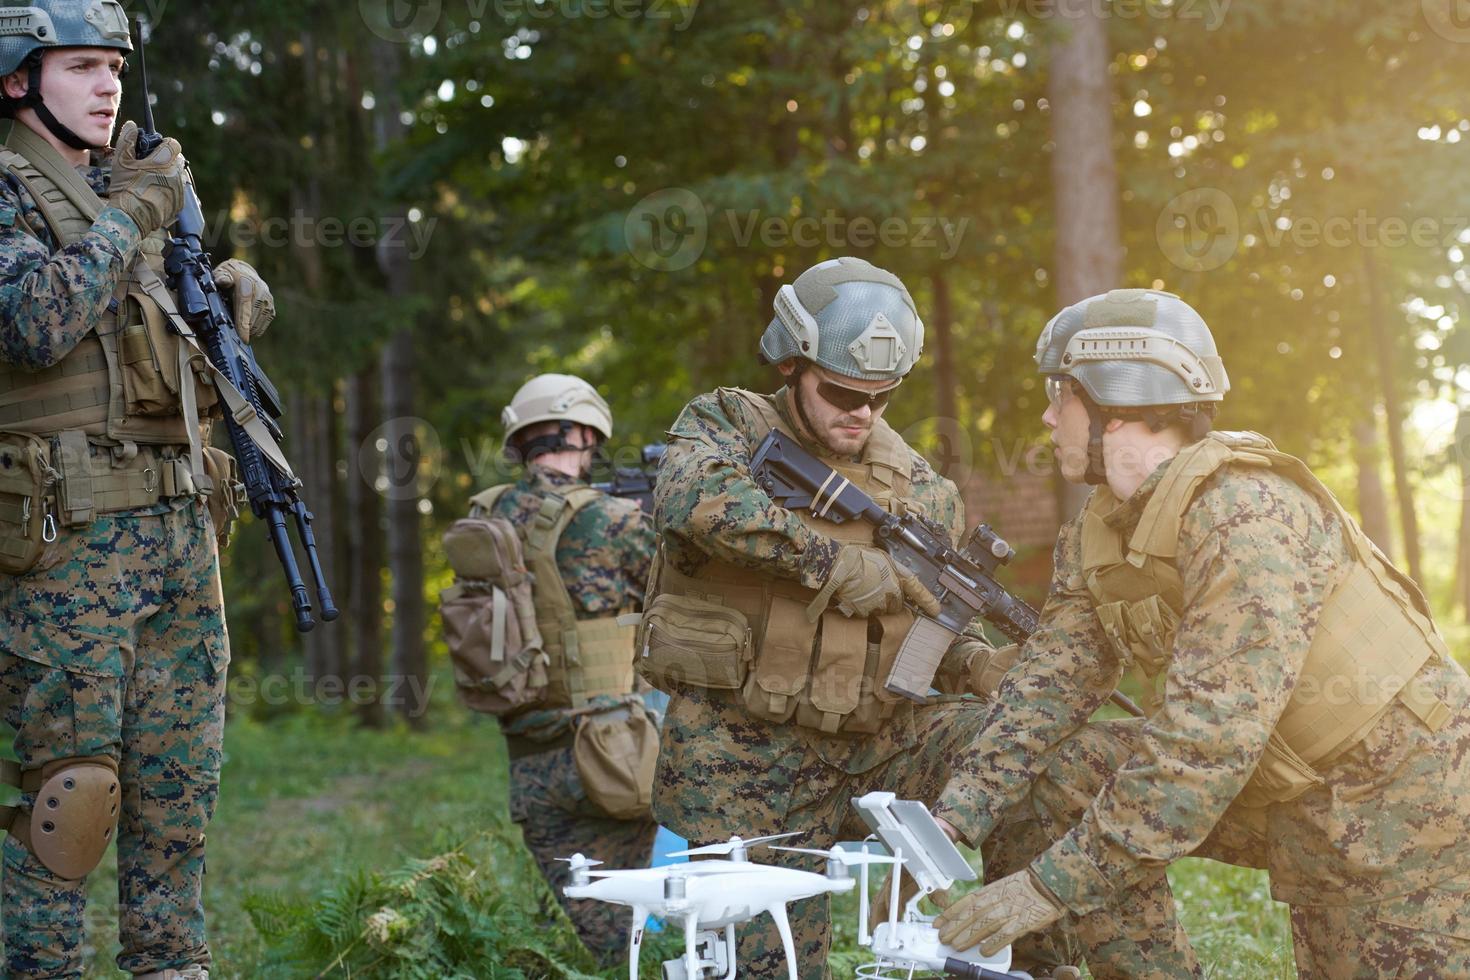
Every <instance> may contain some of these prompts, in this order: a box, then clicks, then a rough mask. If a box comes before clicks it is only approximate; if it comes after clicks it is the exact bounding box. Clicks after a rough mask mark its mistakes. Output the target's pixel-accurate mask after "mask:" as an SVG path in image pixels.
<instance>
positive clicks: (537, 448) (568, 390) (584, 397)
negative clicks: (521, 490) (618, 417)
mask: <svg viewBox="0 0 1470 980" xmlns="http://www.w3.org/2000/svg"><path fill="white" fill-rule="evenodd" d="M500 422H501V424H502V425H504V426H505V442H504V444H503V445H502V448H503V449H504V451H505V452H507V453H508V454H511V455H514V456H518V457H520V458H521V459H526V460H529V459H531V458H532V457H534V456H537V455H540V454H542V453H548V452H553V453H554V452H561V451H562V450H564V449H569V448H573V447H571V446H569V445H568V444H567V441H566V437H567V434H568V433H569V432H571V429H572V426H574V425H585V426H587V427H588V428H590V429H592V430H594V431H595V432H596V433H597V434H598V435H599V436H600V437H601V439H600V440H599V443H602V442H606V441H607V440H609V439H611V438H612V433H613V418H612V409H611V408H609V407H608V405H607V402H606V401H605V400H604V399H603V397H602V396H601V395H599V394H598V393H597V389H596V388H593V387H592V386H591V385H590V384H588V383H587V382H585V381H583V380H582V379H581V378H578V377H576V376H575V375H571V374H542V375H538V376H537V377H534V378H532V379H531V380H530V381H527V382H526V383H525V384H523V385H521V389H520V390H519V391H517V392H516V393H515V397H514V398H512V399H511V400H510V404H509V405H507V406H506V407H505V410H504V411H503V412H501V413H500ZM543 422H560V423H561V426H560V430H559V431H558V432H557V433H556V434H554V435H544V436H538V437H535V438H531V439H517V438H516V437H517V435H519V434H520V433H522V432H524V431H525V430H526V429H529V428H531V427H532V426H535V425H539V424H541V423H543Z"/></svg>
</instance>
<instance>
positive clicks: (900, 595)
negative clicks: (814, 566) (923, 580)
mask: <svg viewBox="0 0 1470 980" xmlns="http://www.w3.org/2000/svg"><path fill="white" fill-rule="evenodd" d="M904 599H908V600H909V601H911V602H913V604H914V605H916V606H918V607H919V609H920V610H922V611H923V613H924V614H925V615H926V616H938V615H939V600H938V599H936V598H934V596H933V594H932V593H930V592H929V590H928V589H926V588H924V586H922V585H920V584H919V580H918V578H917V577H916V576H915V575H914V573H913V572H911V571H909V570H908V569H907V568H904V567H903V566H902V565H900V564H898V563H897V562H896V561H894V560H893V559H892V558H890V557H888V553H887V552H885V551H882V550H880V549H878V548H874V547H871V546H869V545H862V544H845V545H843V546H842V547H841V549H840V550H838V552H837V560H836V561H834V562H833V563H832V572H831V574H830V575H828V576H827V582H826V584H824V585H823V586H822V589H821V591H820V592H818V593H817V597H816V599H814V600H813V601H812V604H811V605H810V606H808V607H807V611H806V612H807V616H808V617H809V618H810V619H811V620H812V621H813V622H815V621H816V619H817V618H818V617H819V616H821V615H822V613H823V612H825V611H826V609H827V606H828V605H829V604H832V603H836V605H837V609H838V611H839V612H841V613H842V614H843V615H844V616H851V617H855V618H863V617H867V616H871V615H873V614H874V613H896V612H898V611H899V610H900V609H902V608H903V602H904Z"/></svg>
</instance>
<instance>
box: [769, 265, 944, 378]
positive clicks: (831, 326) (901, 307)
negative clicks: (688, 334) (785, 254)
mask: <svg viewBox="0 0 1470 980" xmlns="http://www.w3.org/2000/svg"><path fill="white" fill-rule="evenodd" d="M923 349H924V322H923V321H922V320H920V319H919V312H918V310H917V309H916V308H915V306H914V299H913V297H912V296H910V295H909V291H908V290H907V289H905V288H904V285H903V283H902V282H900V281H899V279H898V277H897V276H895V275H894V274H893V273H891V272H885V271H883V270H882V269H879V268H877V267H876V266H873V265H872V264H871V263H868V262H865V261H863V260H862V259H853V258H841V259H832V260H830V261H828V262H823V263H821V264H819V265H815V266H813V267H812V268H810V269H808V270H807V271H806V272H804V273H802V274H801V276H800V277H799V278H797V280H796V282H794V283H792V284H790V285H786V286H782V287H781V291H780V292H779V293H777V294H776V318H775V319H774V320H772V321H771V325H770V326H769V327H767V328H766V332H765V334H764V336H762V337H761V343H760V353H761V360H762V361H764V362H765V363H767V364H780V363H781V362H783V361H788V360H790V359H792V358H794V357H799V358H803V359H805V360H808V361H812V362H813V363H816V364H820V365H821V366H822V367H824V368H826V369H827V370H828V371H831V372H832V373H833V374H840V375H842V376H844V377H848V378H859V379H861V380H863V381H895V380H898V379H899V378H902V377H903V376H904V375H906V374H908V373H909V371H910V370H912V369H913V366H914V364H915V363H916V362H917V361H918V360H919V355H920V354H921V353H922V352H923Z"/></svg>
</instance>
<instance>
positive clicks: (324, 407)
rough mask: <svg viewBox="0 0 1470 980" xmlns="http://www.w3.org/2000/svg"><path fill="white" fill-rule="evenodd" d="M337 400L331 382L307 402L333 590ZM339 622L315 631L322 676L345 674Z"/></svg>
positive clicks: (320, 533)
mask: <svg viewBox="0 0 1470 980" xmlns="http://www.w3.org/2000/svg"><path fill="white" fill-rule="evenodd" d="M336 400H337V386H336V383H335V382H333V384H332V385H331V386H330V387H329V388H328V389H327V392H326V394H319V395H313V396H312V397H311V399H310V402H309V404H310V405H311V408H312V413H313V415H314V416H315V424H314V425H313V427H312V428H313V430H314V432H315V435H316V454H315V456H316V460H317V467H318V468H317V479H316V482H314V483H312V485H311V486H312V495H311V497H312V512H313V515H314V516H315V521H314V522H313V523H314V524H315V525H316V528H317V550H318V551H319V552H320V553H321V559H322V572H323V574H324V575H325V576H326V579H327V584H328V585H329V586H331V587H332V588H334V589H335V588H338V587H339V586H340V583H341V579H340V578H339V574H338V573H339V572H340V570H341V568H342V564H341V562H339V561H338V560H337V557H338V553H339V549H340V547H341V541H342V534H341V522H340V521H339V520H338V519H337V518H338V514H339V513H340V511H339V509H338V506H337V493H338V488H339V487H340V485H341V481H340V480H338V479H337V445H338V436H339V430H338V426H337V413H336V411H335V408H336ZM339 608H340V607H339ZM340 624H341V620H340V619H339V620H338V621H337V622H336V623H331V624H326V625H324V627H323V628H322V629H320V630H317V631H315V632H318V633H320V634H321V650H320V657H321V662H320V663H319V664H318V667H319V669H320V670H321V673H322V674H323V676H327V677H337V678H340V677H342V676H343V675H344V674H345V673H346V664H345V663H344V661H343V655H342V651H343V649H344V648H345V644H344V643H343V640H342V626H341V625H340Z"/></svg>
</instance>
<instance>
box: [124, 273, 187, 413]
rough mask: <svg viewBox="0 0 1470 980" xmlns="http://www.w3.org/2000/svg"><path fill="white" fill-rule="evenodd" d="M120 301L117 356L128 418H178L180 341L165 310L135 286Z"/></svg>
mask: <svg viewBox="0 0 1470 980" xmlns="http://www.w3.org/2000/svg"><path fill="white" fill-rule="evenodd" d="M119 302H121V304H122V311H121V312H120V313H119V315H118V335H117V355H118V363H119V365H120V366H121V368H122V372H121V373H122V386H123V401H124V404H125V405H126V406H127V414H128V415H142V416H157V415H176V414H178V411H179V361H178V356H177V349H176V348H175V347H174V345H175V344H177V343H178V342H179V341H178V339H177V338H176V337H173V336H171V335H170V334H169V331H168V324H167V323H166V322H165V320H164V315H163V311H162V310H160V309H159V308H158V306H157V304H155V303H154V302H153V301H152V300H151V299H149V298H148V297H147V296H145V295H144V294H143V292H142V291H141V290H140V289H137V288H136V287H134V288H133V289H132V290H130V291H129V292H128V293H127V295H126V296H124V297H123V298H122V299H121V300H120V301H119Z"/></svg>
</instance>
